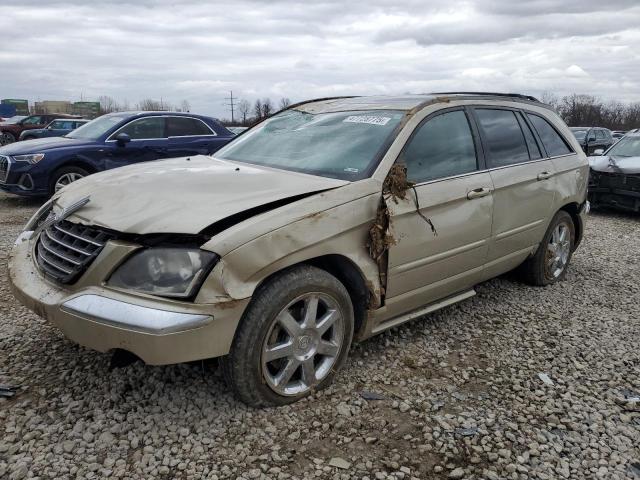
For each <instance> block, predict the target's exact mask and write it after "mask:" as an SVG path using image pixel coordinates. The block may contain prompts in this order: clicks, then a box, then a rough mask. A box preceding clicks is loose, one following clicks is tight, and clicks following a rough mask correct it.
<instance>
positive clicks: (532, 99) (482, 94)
mask: <svg viewBox="0 0 640 480" xmlns="http://www.w3.org/2000/svg"><path fill="white" fill-rule="evenodd" d="M430 95H473V96H478V97H510V98H521V99H523V100H528V101H530V102H537V103H542V102H540V100H538V99H537V98H536V97H533V96H531V95H523V94H521V93H496V92H433V93H431V94H430Z"/></svg>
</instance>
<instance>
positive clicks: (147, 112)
mask: <svg viewBox="0 0 640 480" xmlns="http://www.w3.org/2000/svg"><path fill="white" fill-rule="evenodd" d="M107 115H112V116H123V115H127V116H129V117H136V116H139V117H145V116H154V115H170V116H172V117H195V118H207V119H213V120H217V119H215V118H213V117H210V116H208V115H199V114H197V113H189V112H170V111H165V110H131V111H127V112H111V113H107V114H106V115H104V116H107Z"/></svg>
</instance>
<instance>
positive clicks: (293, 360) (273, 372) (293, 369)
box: [261, 292, 344, 396]
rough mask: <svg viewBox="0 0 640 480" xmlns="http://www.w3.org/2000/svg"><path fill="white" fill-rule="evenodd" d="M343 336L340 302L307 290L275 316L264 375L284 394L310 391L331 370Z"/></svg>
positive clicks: (266, 347)
mask: <svg viewBox="0 0 640 480" xmlns="http://www.w3.org/2000/svg"><path fill="white" fill-rule="evenodd" d="M343 339H344V315H343V314H342V311H341V309H340V307H339V306H338V302H337V301H336V300H335V299H333V298H332V297H331V296H329V295H327V294H325V293H320V292H310V293H305V294H304V295H301V296H299V297H297V298H296V299H294V300H293V301H292V302H290V303H289V304H288V305H287V306H286V307H285V308H283V309H282V310H281V311H280V312H279V313H278V314H277V315H276V316H275V318H274V320H273V321H272V323H271V326H270V327H269V331H268V333H267V335H266V337H265V340H264V342H263V345H262V354H261V365H262V375H263V377H264V380H265V381H266V383H267V385H268V386H269V388H271V389H272V390H273V391H274V392H276V393H277V394H279V395H283V396H296V395H301V394H304V393H307V392H308V391H310V390H312V389H313V388H314V387H315V386H316V385H317V384H318V383H320V382H321V381H322V380H323V379H324V378H326V376H327V375H328V374H329V373H330V372H331V369H332V368H333V366H334V365H335V363H336V361H337V359H338V355H339V354H340V351H341V348H342V343H343Z"/></svg>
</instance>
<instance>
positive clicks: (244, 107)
mask: <svg viewBox="0 0 640 480" xmlns="http://www.w3.org/2000/svg"><path fill="white" fill-rule="evenodd" d="M250 111H251V105H250V104H249V102H247V101H246V100H240V101H239V102H238V112H239V113H240V116H241V117H242V124H243V125H245V124H246V123H247V115H249V112H250Z"/></svg>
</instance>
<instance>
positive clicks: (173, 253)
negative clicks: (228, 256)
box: [107, 248, 219, 298]
mask: <svg viewBox="0 0 640 480" xmlns="http://www.w3.org/2000/svg"><path fill="white" fill-rule="evenodd" d="M218 258H219V257H218V255H216V254H215V253H211V252H207V251H205V250H200V249H197V248H194V249H188V248H148V249H146V250H142V251H140V252H137V253H134V254H133V255H132V256H131V257H129V258H128V259H127V260H126V261H125V262H124V263H123V264H122V265H120V267H118V269H117V270H116V271H115V272H114V273H113V275H111V278H109V281H108V282H107V284H108V285H109V286H112V287H118V288H125V289H128V290H135V291H137V292H142V293H149V294H151V295H159V296H162V297H177V298H189V297H191V296H193V295H194V294H195V293H196V292H197V291H198V289H199V288H200V285H202V282H203V281H204V279H205V277H206V276H207V274H208V273H209V272H210V271H211V269H212V268H213V266H214V265H215V263H216V262H217V261H218Z"/></svg>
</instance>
